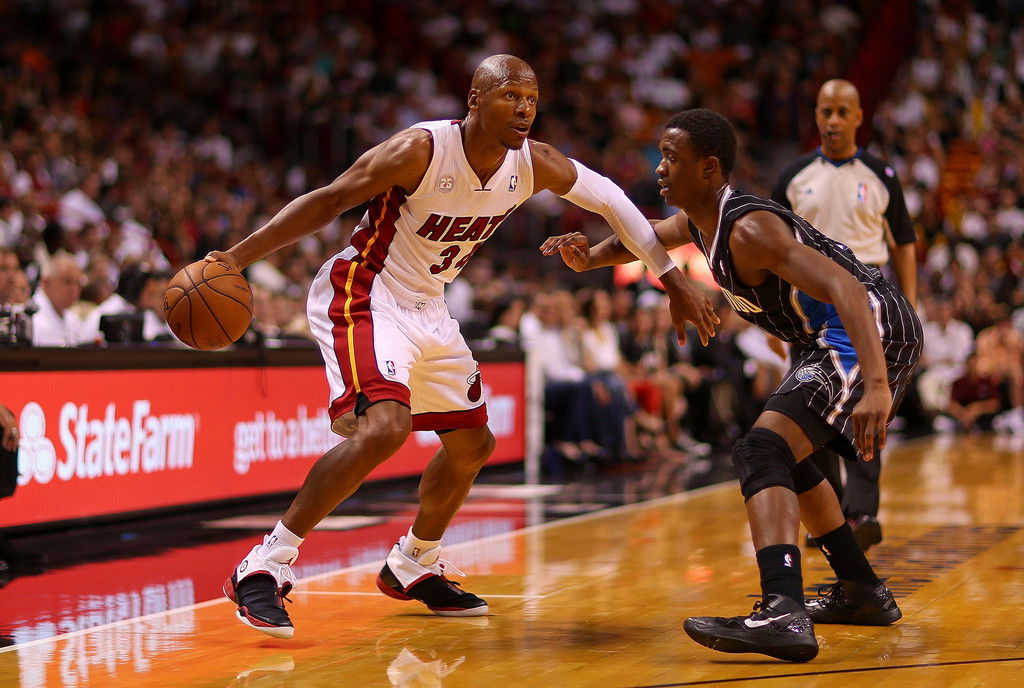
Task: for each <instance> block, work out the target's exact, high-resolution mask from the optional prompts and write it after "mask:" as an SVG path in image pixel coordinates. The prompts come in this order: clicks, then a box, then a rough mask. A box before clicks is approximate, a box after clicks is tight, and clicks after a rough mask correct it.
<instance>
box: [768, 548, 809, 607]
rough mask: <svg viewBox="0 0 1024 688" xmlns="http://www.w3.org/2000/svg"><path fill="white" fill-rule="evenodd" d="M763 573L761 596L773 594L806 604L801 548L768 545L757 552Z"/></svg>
mask: <svg viewBox="0 0 1024 688" xmlns="http://www.w3.org/2000/svg"><path fill="white" fill-rule="evenodd" d="M757 568H758V569H760V571H761V594H762V595H764V596H765V597H768V595H770V594H772V593H778V594H780V595H785V596H786V597H788V598H790V599H792V600H795V601H797V602H799V603H800V604H803V603H804V577H803V574H802V573H800V548H799V547H797V546H796V545H768V546H767V547H765V548H764V549H760V550H758V551H757Z"/></svg>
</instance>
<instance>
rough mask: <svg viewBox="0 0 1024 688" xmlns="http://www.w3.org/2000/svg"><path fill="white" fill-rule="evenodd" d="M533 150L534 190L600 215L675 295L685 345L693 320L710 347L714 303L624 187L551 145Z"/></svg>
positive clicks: (538, 145)
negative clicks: (663, 242)
mask: <svg viewBox="0 0 1024 688" xmlns="http://www.w3.org/2000/svg"><path fill="white" fill-rule="evenodd" d="M530 150H531V152H532V153H533V169H534V191H535V192H536V191H541V190H543V189H548V190H550V191H552V192H553V193H555V194H558V195H559V196H563V197H565V198H566V200H568V201H570V202H571V203H575V204H576V205H578V206H580V207H581V208H584V209H585V210H590V211H591V212H596V213H598V214H600V215H601V216H602V217H603V218H604V219H605V221H606V222H607V223H608V224H609V225H610V226H611V228H612V229H613V230H614V231H615V234H616V236H617V237H618V238H619V240H620V241H621V242H622V243H623V244H624V245H625V246H626V247H627V248H628V249H629V251H630V252H631V253H632V254H633V255H635V256H637V257H638V258H641V259H642V260H643V261H644V263H645V264H646V265H647V266H648V267H649V268H651V269H652V270H653V271H654V272H655V274H656V275H657V276H658V277H659V278H660V279H661V283H662V285H663V286H664V287H665V291H666V292H667V293H668V296H669V311H670V312H671V314H672V322H673V324H674V325H675V328H676V335H677V337H678V338H679V341H680V343H683V342H685V341H686V324H685V322H684V321H687V320H689V321H690V322H692V323H693V324H694V326H695V327H696V328H697V334H698V336H699V337H700V340H701V342H702V343H704V344H707V342H708V339H709V338H711V337H714V336H715V324H716V323H717V322H718V317H717V316H716V315H715V310H714V308H712V306H711V301H710V300H709V299H708V298H707V297H706V296H704V294H703V293H701V292H700V291H699V290H698V289H697V288H696V287H694V286H693V285H692V284H690V283H689V282H688V281H687V280H686V278H685V277H683V274H682V273H681V272H680V271H679V269H678V268H677V267H676V266H675V264H674V263H673V262H672V259H671V258H669V257H668V253H666V252H665V247H664V246H662V245H661V242H660V241H658V237H657V235H656V234H655V233H654V231H653V230H652V228H651V226H650V224H649V223H648V222H647V220H646V219H645V218H644V217H643V215H642V214H641V213H640V211H639V210H638V209H637V207H636V206H635V205H633V203H632V202H631V201H630V200H629V199H628V198H626V195H625V193H623V191H622V189H620V188H619V187H618V186H616V185H615V184H614V182H612V181H611V180H609V179H607V178H606V177H602V176H601V175H599V174H597V173H595V172H593V171H592V170H589V169H587V168H586V167H584V166H583V165H581V164H579V163H578V162H573V161H571V160H569V159H568V158H566V157H565V156H564V155H562V154H561V153H560V152H558V151H556V150H555V149H554V148H552V147H551V146H548V145H546V144H543V143H534V144H531V147H530ZM581 176H583V177H584V178H583V179H581ZM578 182H582V183H578Z"/></svg>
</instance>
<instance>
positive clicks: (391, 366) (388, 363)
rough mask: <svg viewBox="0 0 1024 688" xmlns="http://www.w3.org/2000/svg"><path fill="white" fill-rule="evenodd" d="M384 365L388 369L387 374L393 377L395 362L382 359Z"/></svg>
mask: <svg viewBox="0 0 1024 688" xmlns="http://www.w3.org/2000/svg"><path fill="white" fill-rule="evenodd" d="M384 366H385V367H386V368H387V369H388V376H389V377H394V376H395V362H394V361H384Z"/></svg>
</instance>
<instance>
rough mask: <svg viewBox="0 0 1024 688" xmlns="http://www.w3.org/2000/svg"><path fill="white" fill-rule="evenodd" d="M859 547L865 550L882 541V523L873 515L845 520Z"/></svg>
mask: <svg viewBox="0 0 1024 688" xmlns="http://www.w3.org/2000/svg"><path fill="white" fill-rule="evenodd" d="M846 522H847V523H849V524H850V529H851V530H852V531H853V537H854V539H855V540H856V541H857V544H858V545H860V548H861V549H862V550H864V551H865V552H867V551H868V550H869V549H871V546H872V545H877V544H878V543H879V542H881V541H882V524H881V523H879V522H878V519H877V518H875V517H874V516H866V515H865V516H857V517H855V518H849V519H847V520H846Z"/></svg>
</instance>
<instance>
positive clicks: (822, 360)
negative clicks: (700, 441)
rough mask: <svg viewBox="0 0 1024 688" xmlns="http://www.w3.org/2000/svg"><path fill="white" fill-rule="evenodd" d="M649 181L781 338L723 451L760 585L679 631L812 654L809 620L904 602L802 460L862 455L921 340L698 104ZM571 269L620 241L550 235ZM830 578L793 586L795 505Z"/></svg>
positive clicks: (668, 240) (862, 269)
mask: <svg viewBox="0 0 1024 688" xmlns="http://www.w3.org/2000/svg"><path fill="white" fill-rule="evenodd" d="M661 153H662V159H661V162H660V164H659V165H658V168H657V173H658V176H659V182H658V183H659V185H660V186H661V193H662V195H663V196H664V197H665V199H666V200H667V201H668V202H669V203H670V204H672V205H674V206H676V207H679V208H682V212H680V213H677V214H676V215H674V216H672V217H671V218H669V219H667V220H664V221H662V222H660V223H659V224H658V225H657V226H656V230H657V232H658V235H659V237H660V238H661V240H662V241H663V242H664V243H665V245H666V246H668V247H675V246H679V245H682V244H685V243H689V242H690V241H693V242H695V243H696V244H697V246H698V247H699V248H700V250H701V251H702V252H703V253H704V255H705V256H706V258H707V260H708V264H709V266H710V267H711V270H712V272H713V274H714V277H715V281H716V282H717V283H718V284H719V286H720V287H721V288H722V292H723V294H724V295H725V297H726V298H727V299H728V301H729V303H730V304H731V305H732V307H733V308H734V309H735V310H736V312H737V313H738V314H739V315H740V316H741V317H742V318H744V319H745V320H748V321H750V322H752V323H753V324H755V325H757V326H759V327H760V328H761V329H763V330H765V331H766V332H768V333H770V334H773V335H775V336H776V337H779V338H780V339H782V340H784V341H787V342H789V343H790V344H791V350H790V353H791V355H792V358H793V364H792V367H791V368H790V370H789V372H788V373H787V375H786V377H785V379H783V381H782V383H781V385H780V386H779V389H778V390H776V392H775V393H774V394H773V395H772V396H771V397H770V398H769V399H768V402H767V403H766V405H765V409H764V411H763V412H762V413H761V415H760V416H759V417H758V419H757V421H756V422H755V423H754V427H753V429H751V430H750V432H749V433H747V435H745V436H744V437H742V438H741V439H740V440H739V441H737V442H736V444H735V446H734V447H733V454H732V459H733V463H734V465H735V466H736V469H737V472H738V473H739V478H740V489H741V491H742V493H743V496H744V499H745V500H746V507H747V518H748V521H749V523H750V532H751V536H752V539H753V542H754V548H755V550H756V552H757V563H758V568H759V569H760V572H761V590H762V594H763V598H762V599H761V600H760V601H758V602H757V603H756V604H755V605H754V611H753V613H751V614H750V615H749V616H737V617H731V618H723V617H694V618H689V619H687V620H686V623H685V625H684V628H685V630H686V632H687V633H688V634H689V635H690V637H692V638H693V639H694V640H696V641H697V642H699V643H701V644H702V645H706V646H707V647H710V648H713V649H716V650H720V651H722V652H759V653H763V654H767V655H770V656H772V657H777V658H780V659H787V660H792V661H806V660H809V659H812V658H813V657H815V656H816V655H817V653H818V644H817V640H816V639H815V637H814V625H813V622H815V621H816V622H818V623H851V624H863V625H886V624H890V623H892V622H894V621H896V620H897V619H899V618H900V617H901V616H902V614H901V613H900V610H899V608H898V607H897V605H896V602H895V600H894V599H893V597H892V593H891V592H889V590H888V589H887V588H886V587H885V585H883V584H882V582H881V581H879V579H878V577H877V576H876V575H875V573H874V571H873V570H872V568H871V565H870V564H869V563H868V561H867V559H866V558H865V556H864V553H863V552H862V551H861V549H860V547H859V546H858V545H857V542H856V540H854V537H853V532H852V531H851V529H850V526H849V524H848V523H847V522H846V520H845V519H844V518H843V514H842V511H841V509H840V507H839V503H838V501H837V499H836V496H835V492H834V491H833V489H832V487H831V485H829V483H828V482H827V481H826V480H824V478H823V476H822V474H821V472H820V471H819V470H818V469H817V468H815V466H814V464H813V463H812V462H811V461H804V459H805V458H806V457H807V456H809V455H810V454H811V453H812V452H813V451H814V450H815V449H817V448H819V447H822V446H825V445H828V446H830V447H832V448H834V449H835V450H836V451H839V452H840V453H843V454H846V455H855V452H859V453H860V454H861V455H862V456H864V457H865V458H866V459H874V458H875V457H876V456H877V452H878V451H879V450H880V449H881V447H882V446H884V444H885V430H886V424H887V423H888V421H889V418H890V411H891V409H892V408H893V407H894V400H898V398H899V397H900V395H901V394H902V392H903V389H904V388H905V386H906V384H907V382H908V381H909V380H910V377H911V374H912V372H913V369H914V366H915V365H916V364H917V360H918V357H919V355H920V351H921V339H922V330H921V324H920V322H919V321H918V319H917V316H916V315H915V313H914V309H913V308H912V307H911V306H910V304H909V303H908V301H907V300H906V298H905V297H904V296H903V295H902V294H901V293H900V292H899V290H897V289H896V288H895V287H894V286H892V285H891V284H890V283H889V282H887V281H886V280H885V279H883V278H882V276H881V274H880V273H879V271H878V269H877V268H873V267H868V266H865V265H864V264H863V263H861V262H859V261H858V260H857V259H856V258H854V256H853V253H852V252H851V251H850V250H849V249H848V248H846V247H845V246H843V245H842V244H839V243H837V242H835V241H832V240H831V239H828V238H827V237H825V236H824V235H822V234H821V233H819V232H818V231H816V230H815V229H814V228H813V227H811V226H810V225H809V224H808V223H807V222H806V221H805V220H803V219H802V218H800V217H799V216H797V215H795V214H793V213H792V212H790V211H788V210H786V209H785V208H783V207H782V206H780V205H778V204H777V203H774V202H772V201H768V200H765V199H762V198H758V197H756V196H751V195H748V194H744V193H742V192H739V191H735V190H733V189H732V188H730V187H729V184H728V181H727V180H728V178H729V172H730V170H731V168H732V165H733V161H734V160H735V156H736V137H735V133H734V132H733V129H732V126H731V125H730V124H729V122H728V120H726V119H725V118H724V117H722V116H721V115H719V114H718V113H716V112H712V111H711V110H688V111H686V112H682V113H680V114H678V115H676V116H675V117H673V118H672V119H671V120H670V121H669V122H668V124H667V125H666V127H665V131H664V134H663V135H662V138H661ZM541 250H542V251H543V252H544V253H545V254H548V255H550V254H553V253H555V252H556V251H558V252H560V253H561V255H562V257H563V259H564V260H565V262H566V263H567V264H568V265H569V266H570V267H572V268H573V269H575V270H584V269H590V268H594V267H599V266H602V265H614V264H617V263H622V262H627V261H629V260H631V259H632V257H631V256H630V255H629V251H628V250H626V248H625V247H623V246H622V244H621V242H619V241H618V240H617V239H614V238H611V239H608V240H605V241H603V242H602V243H600V244H598V245H597V246H595V247H594V248H593V250H590V249H589V243H588V242H587V240H586V237H584V236H583V235H580V234H578V233H574V234H568V235H563V236H560V237H552V238H551V239H548V240H547V241H546V242H544V244H543V245H542V246H541ZM801 517H802V518H803V520H804V524H805V525H806V526H807V529H808V531H809V532H810V533H811V534H812V535H814V537H815V538H816V539H817V540H818V542H819V543H821V545H822V549H823V550H824V551H825V553H826V556H827V557H828V561H829V564H830V565H831V566H832V568H833V570H834V571H835V572H836V576H837V577H838V578H839V581H838V582H837V583H836V584H835V585H833V586H832V589H831V591H830V592H829V593H828V595H826V596H825V597H823V598H821V599H817V600H812V601H810V602H808V603H807V605H806V609H805V606H804V598H803V578H802V574H801V572H800V550H799V548H798V547H797V546H796V542H797V534H798V525H799V519H800V518H801Z"/></svg>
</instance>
